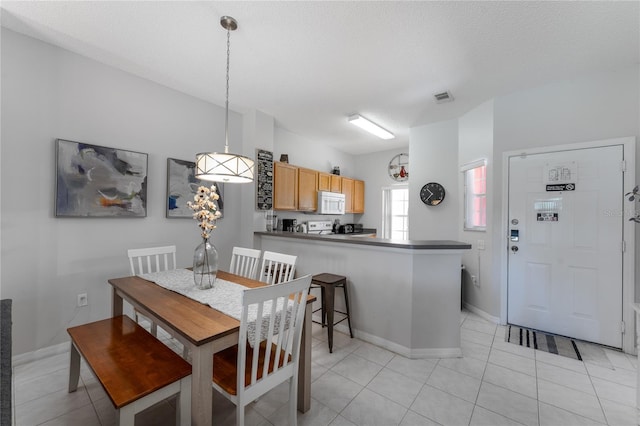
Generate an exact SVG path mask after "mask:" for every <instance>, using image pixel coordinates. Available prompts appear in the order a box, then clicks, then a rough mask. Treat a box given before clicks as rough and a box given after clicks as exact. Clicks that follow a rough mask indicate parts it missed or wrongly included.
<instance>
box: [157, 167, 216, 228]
mask: <svg viewBox="0 0 640 426" xmlns="http://www.w3.org/2000/svg"><path fill="white" fill-rule="evenodd" d="M195 169H196V163H194V162H193V161H185V160H177V159H175V158H167V201H166V209H167V210H166V212H167V213H166V216H167V217H168V218H184V217H186V218H189V219H191V218H192V217H193V210H191V209H190V208H189V207H188V206H187V201H193V196H194V195H196V191H197V190H198V187H199V186H206V187H210V186H211V185H215V186H216V188H217V189H218V195H220V199H219V200H218V209H219V210H220V213H221V214H222V215H223V216H224V184H222V182H209V181H205V180H200V179H196V176H195ZM223 216H221V218H222V217H223Z"/></svg>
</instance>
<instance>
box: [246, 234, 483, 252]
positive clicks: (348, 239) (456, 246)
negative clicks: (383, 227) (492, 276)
mask: <svg viewBox="0 0 640 426" xmlns="http://www.w3.org/2000/svg"><path fill="white" fill-rule="evenodd" d="M253 234H254V235H261V236H266V237H281V238H294V239H298V240H311V241H314V240H315V241H328V242H334V243H345V244H361V245H368V246H378V247H392V248H399V249H419V250H466V249H470V248H471V244H467V243H463V242H460V241H451V240H390V239H386V238H376V237H375V236H374V235H373V234H346V235H345V234H325V235H316V234H304V233H299V232H281V231H277V232H254V233H253Z"/></svg>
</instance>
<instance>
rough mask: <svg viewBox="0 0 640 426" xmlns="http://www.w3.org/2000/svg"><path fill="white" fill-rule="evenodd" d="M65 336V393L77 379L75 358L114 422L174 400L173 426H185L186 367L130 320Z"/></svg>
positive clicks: (129, 420) (123, 423) (129, 424)
mask: <svg viewBox="0 0 640 426" xmlns="http://www.w3.org/2000/svg"><path fill="white" fill-rule="evenodd" d="M67 332H68V333H69V335H70V336H71V361H70V369H69V392H75V391H76V389H77V388H78V380H79V378H80V356H82V358H84V360H85V361H86V363H87V364H88V365H89V368H90V369H91V371H92V373H93V374H94V375H95V377H96V379H97V380H98V382H99V383H100V385H102V388H103V389H104V390H105V392H106V393H107V395H108V396H109V399H111V402H112V403H113V405H114V407H115V408H116V422H117V424H118V425H120V426H133V425H134V422H135V415H136V413H139V412H141V411H143V410H145V409H147V408H148V407H151V406H152V405H154V404H156V403H158V402H160V401H162V400H164V399H166V398H169V397H170V396H173V395H177V398H178V401H177V404H176V424H177V425H185V426H188V425H190V424H191V365H190V364H189V363H188V362H187V361H185V360H184V359H183V358H182V357H180V356H179V355H178V354H176V353H175V352H173V351H172V350H171V349H169V348H168V347H167V346H166V345H164V344H163V343H162V342H161V341H159V340H158V339H156V338H155V337H154V336H153V335H151V334H150V333H149V332H148V331H146V330H145V329H144V328H142V327H141V326H139V325H138V324H137V323H136V322H135V321H133V320H132V319H131V318H129V317H127V316H124V315H121V316H117V317H114V318H108V319H105V320H102V321H96V322H92V323H89V324H83V325H79V326H77V327H71V328H69V329H67Z"/></svg>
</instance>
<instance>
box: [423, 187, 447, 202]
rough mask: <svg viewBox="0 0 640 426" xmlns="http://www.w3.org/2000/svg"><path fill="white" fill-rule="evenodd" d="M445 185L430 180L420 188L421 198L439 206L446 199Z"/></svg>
mask: <svg viewBox="0 0 640 426" xmlns="http://www.w3.org/2000/svg"><path fill="white" fill-rule="evenodd" d="M444 195H445V191H444V187H443V186H442V185H440V184H439V183H437V182H429V183H428V184H426V185H425V186H423V187H422V189H421V190H420V199H421V200H422V202H423V203H425V204H426V205H428V206H437V205H438V204H440V203H441V202H442V200H444Z"/></svg>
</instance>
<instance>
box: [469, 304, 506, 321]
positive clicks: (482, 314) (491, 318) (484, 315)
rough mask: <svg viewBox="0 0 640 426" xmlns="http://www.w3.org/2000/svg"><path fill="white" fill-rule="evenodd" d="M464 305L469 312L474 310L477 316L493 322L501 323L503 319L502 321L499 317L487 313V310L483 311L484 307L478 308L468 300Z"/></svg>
mask: <svg viewBox="0 0 640 426" xmlns="http://www.w3.org/2000/svg"><path fill="white" fill-rule="evenodd" d="M464 307H465V309H466V310H468V311H469V312H473V313H474V314H476V315H477V316H479V317H482V318H483V319H486V320H487V321H489V322H492V323H494V324H501V321H500V318H499V317H494V316H493V315H490V314H488V313H486V312H485V311H483V310H482V309H480V308H476V307H475V306H473V305H470V304H469V303H467V302H464Z"/></svg>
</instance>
